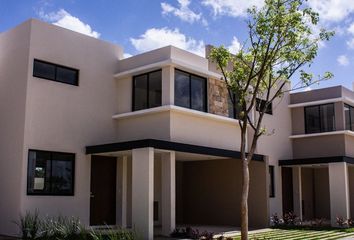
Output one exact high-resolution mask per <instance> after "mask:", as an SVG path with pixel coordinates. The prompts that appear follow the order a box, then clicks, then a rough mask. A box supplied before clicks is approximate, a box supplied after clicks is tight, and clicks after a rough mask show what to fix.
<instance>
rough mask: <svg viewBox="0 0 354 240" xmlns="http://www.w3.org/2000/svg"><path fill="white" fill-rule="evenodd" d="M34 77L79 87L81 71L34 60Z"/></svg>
mask: <svg viewBox="0 0 354 240" xmlns="http://www.w3.org/2000/svg"><path fill="white" fill-rule="evenodd" d="M33 76H34V77H38V78H44V79H47V80H52V81H56V82H61V83H67V84H71V85H75V86H78V85H79V70H77V69H73V68H69V67H64V66H61V65H57V64H53V63H49V62H45V61H41V60H37V59H34V62H33Z"/></svg>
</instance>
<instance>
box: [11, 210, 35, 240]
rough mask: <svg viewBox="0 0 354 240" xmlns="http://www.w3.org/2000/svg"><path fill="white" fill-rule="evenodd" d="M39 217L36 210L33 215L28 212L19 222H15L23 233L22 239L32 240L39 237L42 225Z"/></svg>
mask: <svg viewBox="0 0 354 240" xmlns="http://www.w3.org/2000/svg"><path fill="white" fill-rule="evenodd" d="M38 216H39V213H38V210H36V211H35V212H34V213H33V214H31V212H26V214H25V215H24V216H22V215H20V220H19V221H15V222H14V223H15V224H16V225H17V226H18V228H19V229H20V231H21V237H22V239H26V240H27V239H28V240H32V239H36V238H37V237H38V232H39V228H40V224H41V222H40V219H39V217H38Z"/></svg>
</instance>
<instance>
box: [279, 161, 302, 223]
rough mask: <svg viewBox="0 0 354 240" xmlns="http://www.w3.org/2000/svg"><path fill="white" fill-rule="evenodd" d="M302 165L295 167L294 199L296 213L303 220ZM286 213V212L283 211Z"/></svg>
mask: <svg viewBox="0 0 354 240" xmlns="http://www.w3.org/2000/svg"><path fill="white" fill-rule="evenodd" d="M301 184H302V181H301V167H293V198H294V199H293V201H294V213H295V214H296V215H297V216H299V218H300V220H301V221H302V220H303V219H302V218H303V216H302V187H301ZM283 214H285V213H283Z"/></svg>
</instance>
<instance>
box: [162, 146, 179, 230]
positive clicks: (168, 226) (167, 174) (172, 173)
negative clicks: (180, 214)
mask: <svg viewBox="0 0 354 240" xmlns="http://www.w3.org/2000/svg"><path fill="white" fill-rule="evenodd" d="M161 171H162V234H163V235H165V236H169V235H170V233H171V232H172V231H173V230H174V229H175V227H176V159H175V152H168V153H163V154H162V156H161Z"/></svg>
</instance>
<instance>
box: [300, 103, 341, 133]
mask: <svg viewBox="0 0 354 240" xmlns="http://www.w3.org/2000/svg"><path fill="white" fill-rule="evenodd" d="M334 130H335V118H334V104H333V103H331V104H325V105H317V106H310V107H305V132H306V133H319V132H330V131H334Z"/></svg>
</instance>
